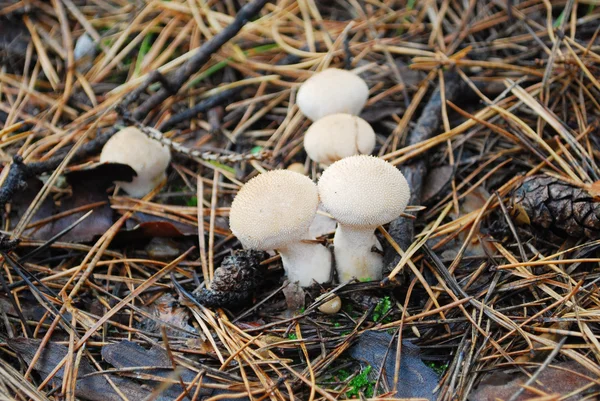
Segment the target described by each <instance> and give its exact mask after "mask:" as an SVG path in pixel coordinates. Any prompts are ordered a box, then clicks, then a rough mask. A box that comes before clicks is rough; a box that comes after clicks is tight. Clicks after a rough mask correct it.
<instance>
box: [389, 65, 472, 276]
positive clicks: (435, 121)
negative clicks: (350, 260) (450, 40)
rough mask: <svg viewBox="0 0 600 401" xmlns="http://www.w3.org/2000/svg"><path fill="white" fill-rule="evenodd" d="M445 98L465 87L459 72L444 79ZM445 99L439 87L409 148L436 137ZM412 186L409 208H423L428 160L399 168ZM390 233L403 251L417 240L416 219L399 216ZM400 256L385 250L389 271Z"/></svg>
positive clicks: (455, 94)
mask: <svg viewBox="0 0 600 401" xmlns="http://www.w3.org/2000/svg"><path fill="white" fill-rule="evenodd" d="M444 81H445V98H446V100H450V101H454V100H455V99H457V98H458V97H459V96H460V94H461V92H462V84H461V81H460V78H459V76H458V75H457V74H456V73H448V74H446V75H445V77H444ZM442 106H443V105H442V96H441V93H440V89H439V87H438V88H437V89H436V90H435V92H434V93H433V95H431V98H430V99H429V101H428V102H427V104H426V105H425V108H424V109H423V112H422V114H421V116H420V117H419V120H418V121H417V125H416V126H415V128H414V129H413V130H412V131H411V132H410V133H409V134H408V137H407V142H406V145H407V146H410V145H415V144H417V143H420V142H423V141H425V140H427V139H429V138H431V137H433V135H434V134H436V133H437V132H438V131H439V129H440V126H441V124H442ZM400 170H401V171H402V173H403V174H404V176H405V177H406V180H407V181H408V185H409V186H410V192H411V194H410V201H409V204H410V205H420V204H421V199H422V193H423V180H424V179H425V177H426V176H427V170H428V160H427V159H426V158H424V157H421V158H419V159H417V160H415V161H413V162H412V163H410V164H405V165H403V166H401V167H400ZM388 232H389V234H390V235H391V236H392V238H393V239H394V240H395V241H396V242H397V243H398V245H400V247H401V248H402V249H406V248H408V246H409V245H410V244H411V243H412V241H413V238H414V220H413V219H406V218H404V217H399V218H397V219H396V220H394V221H392V222H391V223H390V226H389V229H388ZM399 260H400V257H399V256H398V255H397V254H396V252H395V251H393V250H392V249H386V255H385V261H386V264H387V265H388V268H390V269H393V268H394V266H395V265H396V264H397V263H398V261H399Z"/></svg>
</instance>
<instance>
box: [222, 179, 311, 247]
mask: <svg viewBox="0 0 600 401" xmlns="http://www.w3.org/2000/svg"><path fill="white" fill-rule="evenodd" d="M318 204H319V195H318V191H317V186H316V185H315V183H314V182H312V181H311V179H310V178H308V177H306V176H304V175H302V174H298V173H295V172H293V171H289V170H273V171H269V172H267V173H263V174H261V175H259V176H257V177H254V178H253V179H251V180H250V181H248V182H247V183H246V185H244V186H243V187H242V189H240V191H239V192H238V194H237V195H236V197H235V199H234V200H233V203H232V204H231V211H230V213H229V226H230V228H231V231H232V232H233V234H234V235H235V236H236V237H237V238H238V239H239V240H240V242H241V243H242V245H244V247H246V248H250V249H256V250H265V251H266V250H271V249H280V248H284V247H286V246H287V245H288V244H289V243H290V242H294V241H299V240H301V239H304V238H306V237H307V236H308V228H309V227H310V223H311V222H312V221H313V219H314V217H315V214H316V213H317V206H318Z"/></svg>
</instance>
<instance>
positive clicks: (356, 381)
mask: <svg viewBox="0 0 600 401" xmlns="http://www.w3.org/2000/svg"><path fill="white" fill-rule="evenodd" d="M372 369H373V368H372V367H371V366H370V365H367V366H366V367H365V368H364V369H362V371H361V372H360V373H359V374H358V375H356V376H355V377H354V378H353V379H352V380H350V383H349V385H348V391H346V397H348V398H352V397H357V396H358V395H359V393H363V394H364V395H365V396H366V397H372V396H373V390H374V389H375V381H374V380H370V379H369V373H371V370H372Z"/></svg>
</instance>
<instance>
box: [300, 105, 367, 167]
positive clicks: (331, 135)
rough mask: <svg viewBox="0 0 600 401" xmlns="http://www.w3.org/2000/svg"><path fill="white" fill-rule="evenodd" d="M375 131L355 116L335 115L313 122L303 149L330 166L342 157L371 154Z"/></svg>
mask: <svg viewBox="0 0 600 401" xmlns="http://www.w3.org/2000/svg"><path fill="white" fill-rule="evenodd" d="M373 148H375V131H373V128H371V126H370V125H369V123H368V122H366V121H365V120H363V119H362V118H360V117H358V116H354V115H352V114H346V113H337V114H331V115H328V116H325V117H323V118H321V119H319V120H318V121H316V122H314V123H313V124H312V125H311V126H310V128H309V129H308V130H307V131H306V134H305V135H304V150H306V154H308V157H310V158H311V159H312V160H314V161H316V162H317V163H323V164H331V163H333V162H335V161H338V160H340V159H343V158H344V157H348V156H353V155H358V154H371V152H372V151H373Z"/></svg>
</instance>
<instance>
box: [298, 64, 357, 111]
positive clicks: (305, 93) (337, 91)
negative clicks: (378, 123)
mask: <svg viewBox="0 0 600 401" xmlns="http://www.w3.org/2000/svg"><path fill="white" fill-rule="evenodd" d="M368 98H369V87H368V86H367V84H366V83H365V81H363V80H362V79H361V78H360V77H359V76H358V75H356V74H354V73H352V72H350V71H346V70H339V69H337V68H329V69H326V70H323V71H321V72H318V73H316V74H314V75H313V76H312V77H310V78H309V79H307V80H306V81H305V82H304V83H303V84H302V86H300V89H299V90H298V96H297V97H296V102H297V103H298V107H300V111H302V113H303V114H304V115H305V116H306V117H308V118H310V119H311V120H313V121H317V120H318V119H320V118H322V117H325V116H328V115H330V114H335V113H348V114H354V115H358V114H360V112H361V110H362V109H363V107H365V103H366V102H367V99H368Z"/></svg>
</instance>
